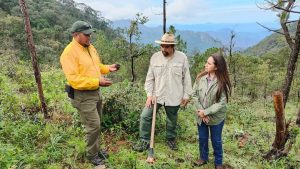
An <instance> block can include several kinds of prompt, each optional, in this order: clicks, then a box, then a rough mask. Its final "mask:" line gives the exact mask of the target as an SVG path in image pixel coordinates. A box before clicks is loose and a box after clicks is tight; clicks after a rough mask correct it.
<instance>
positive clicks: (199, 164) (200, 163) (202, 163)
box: [193, 159, 207, 167]
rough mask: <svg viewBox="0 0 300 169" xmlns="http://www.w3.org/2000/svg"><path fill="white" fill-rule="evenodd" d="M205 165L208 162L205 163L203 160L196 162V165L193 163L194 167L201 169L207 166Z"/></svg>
mask: <svg viewBox="0 0 300 169" xmlns="http://www.w3.org/2000/svg"><path fill="white" fill-rule="evenodd" d="M205 164H207V161H204V160H202V159H199V160H197V161H194V163H193V165H194V166H195V167H200V166H203V165H205Z"/></svg>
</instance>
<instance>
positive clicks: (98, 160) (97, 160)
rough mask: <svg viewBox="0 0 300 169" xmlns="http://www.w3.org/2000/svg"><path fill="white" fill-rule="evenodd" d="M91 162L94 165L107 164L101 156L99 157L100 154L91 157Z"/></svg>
mask: <svg viewBox="0 0 300 169" xmlns="http://www.w3.org/2000/svg"><path fill="white" fill-rule="evenodd" d="M90 162H91V163H92V164H93V165H95V166H97V165H104V164H105V163H104V160H102V159H101V158H100V157H98V155H97V156H95V157H94V158H91V159H90Z"/></svg>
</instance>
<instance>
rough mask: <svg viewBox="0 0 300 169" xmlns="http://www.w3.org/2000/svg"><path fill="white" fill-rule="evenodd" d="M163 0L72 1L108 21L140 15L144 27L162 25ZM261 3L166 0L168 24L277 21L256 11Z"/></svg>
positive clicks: (253, 0) (252, 0)
mask: <svg viewBox="0 0 300 169" xmlns="http://www.w3.org/2000/svg"><path fill="white" fill-rule="evenodd" d="M162 1H163V0H119V1H116V0H75V2H83V3H85V4H87V5H89V6H91V7H92V8H93V9H96V10H98V11H101V13H102V16H104V17H105V18H107V19H109V20H112V21H114V20H120V19H130V18H134V16H135V14H136V13H138V12H139V13H143V14H144V15H145V16H147V17H148V18H149V22H148V23H147V24H146V25H150V26H156V25H161V24H162V15H161V14H162ZM263 2H264V1H263V0H167V24H201V23H253V22H261V23H270V22H278V18H277V17H276V13H275V12H271V11H266V10H262V9H259V8H258V7H257V5H260V6H264V4H263Z"/></svg>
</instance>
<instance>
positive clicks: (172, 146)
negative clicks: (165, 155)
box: [167, 140, 178, 150]
mask: <svg viewBox="0 0 300 169" xmlns="http://www.w3.org/2000/svg"><path fill="white" fill-rule="evenodd" d="M167 145H168V146H169V147H170V149H171V150H178V148H177V145H176V141H175V140H167Z"/></svg>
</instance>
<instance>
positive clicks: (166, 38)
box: [155, 33, 177, 45]
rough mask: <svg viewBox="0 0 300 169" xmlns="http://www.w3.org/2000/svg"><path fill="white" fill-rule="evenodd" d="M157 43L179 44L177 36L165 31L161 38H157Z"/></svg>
mask: <svg viewBox="0 0 300 169" xmlns="http://www.w3.org/2000/svg"><path fill="white" fill-rule="evenodd" d="M155 43H158V44H165V45H175V44H177V43H176V42H175V36H174V34H172V33H165V34H164V35H163V36H162V37H161V40H156V41H155Z"/></svg>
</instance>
